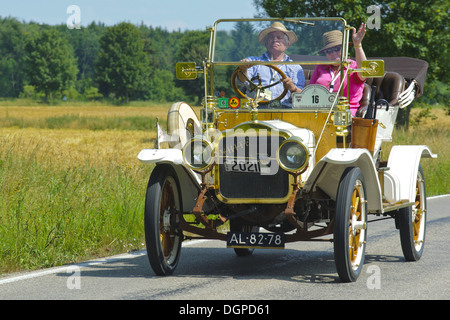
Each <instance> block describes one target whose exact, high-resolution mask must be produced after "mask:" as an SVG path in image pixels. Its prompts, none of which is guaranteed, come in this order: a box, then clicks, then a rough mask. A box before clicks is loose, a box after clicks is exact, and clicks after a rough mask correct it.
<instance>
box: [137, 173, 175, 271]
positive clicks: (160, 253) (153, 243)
mask: <svg viewBox="0 0 450 320" xmlns="http://www.w3.org/2000/svg"><path fill="white" fill-rule="evenodd" d="M180 210H181V196H180V192H179V186H178V179H177V176H176V174H175V171H174V170H173V168H172V167H170V166H164V165H160V166H156V167H155V169H154V170H153V172H152V174H151V176H150V180H149V183H148V187H147V195H146V198H145V218H144V226H145V242H146V246H147V255H148V259H149V261H150V265H151V267H152V269H153V271H154V272H155V273H156V274H157V275H160V276H165V275H170V274H172V273H173V272H174V270H175V268H176V267H177V265H178V260H179V258H180V251H181V242H182V239H183V234H182V230H179V229H178V228H177V212H179V211H180Z"/></svg>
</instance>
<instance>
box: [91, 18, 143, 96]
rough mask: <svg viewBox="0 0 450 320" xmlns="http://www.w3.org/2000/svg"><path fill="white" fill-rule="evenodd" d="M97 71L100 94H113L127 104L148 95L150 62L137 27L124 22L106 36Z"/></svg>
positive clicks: (100, 51)
mask: <svg viewBox="0 0 450 320" xmlns="http://www.w3.org/2000/svg"><path fill="white" fill-rule="evenodd" d="M96 70H97V80H98V83H99V86H100V91H101V92H102V93H103V94H109V93H112V94H114V95H115V96H116V97H117V98H120V100H121V101H126V102H128V101H129V100H130V99H138V98H141V97H142V96H143V94H144V93H145V92H146V91H148V88H149V78H150V72H151V69H150V60H149V57H148V56H147V54H146V53H145V51H144V41H143V40H142V39H141V37H140V33H139V29H138V28H137V27H136V26H134V25H132V24H130V23H125V22H124V23H121V24H119V25H117V26H114V27H111V28H109V29H108V30H107V31H106V32H105V34H104V35H103V36H102V38H101V39H100V50H99V59H98V62H97V66H96Z"/></svg>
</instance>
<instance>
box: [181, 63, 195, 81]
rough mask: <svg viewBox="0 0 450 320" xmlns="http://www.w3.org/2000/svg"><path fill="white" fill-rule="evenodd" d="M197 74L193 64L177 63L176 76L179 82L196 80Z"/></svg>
mask: <svg viewBox="0 0 450 320" xmlns="http://www.w3.org/2000/svg"><path fill="white" fill-rule="evenodd" d="M197 72H198V71H197V69H196V66H195V62H178V63H177V65H176V75H177V79H179V80H194V79H197Z"/></svg>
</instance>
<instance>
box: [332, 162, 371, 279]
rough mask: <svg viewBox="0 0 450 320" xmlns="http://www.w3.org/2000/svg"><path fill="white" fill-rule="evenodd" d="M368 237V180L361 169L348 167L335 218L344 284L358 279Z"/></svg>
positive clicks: (338, 264) (337, 256)
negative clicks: (366, 182)
mask: <svg viewBox="0 0 450 320" xmlns="http://www.w3.org/2000/svg"><path fill="white" fill-rule="evenodd" d="M366 237H367V201H366V187H365V182H364V177H363V175H362V173H361V170H360V169H359V168H356V167H355V168H347V169H346V170H345V171H344V173H343V174H342V178H341V181H340V183H339V187H338V194H337V199H336V216H335V219H334V259H335V264H336V269H337V272H338V274H339V278H340V279H341V280H342V281H343V282H353V281H356V280H357V279H358V277H359V275H360V273H361V270H362V265H363V263H364V255H365V247H366Z"/></svg>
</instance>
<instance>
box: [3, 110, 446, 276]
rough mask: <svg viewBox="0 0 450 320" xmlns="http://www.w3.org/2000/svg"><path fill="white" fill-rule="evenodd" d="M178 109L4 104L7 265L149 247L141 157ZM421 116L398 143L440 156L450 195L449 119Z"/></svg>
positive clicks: (431, 187)
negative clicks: (422, 146)
mask: <svg viewBox="0 0 450 320" xmlns="http://www.w3.org/2000/svg"><path fill="white" fill-rule="evenodd" d="M169 106H170V104H165V105H161V104H160V105H151V104H149V105H147V104H145V103H140V104H139V105H135V106H112V105H106V104H104V103H92V104H83V103H80V104H74V105H66V104H64V105H59V106H42V105H39V104H35V105H33V104H32V103H29V102H28V103H23V104H22V105H21V102H20V101H15V102H2V103H0V239H2V240H1V242H0V272H11V271H16V270H21V269H35V268H41V267H50V266H55V265H60V264H65V263H69V262H76V261H80V260H82V259H86V258H92V257H95V256H104V255H108V254H115V253H119V252H124V251H129V250H135V249H141V248H143V246H144V244H143V242H144V241H143V239H144V234H143V210H144V198H145V192H146V184H147V181H148V177H149V175H150V173H151V170H152V166H149V165H143V164H141V163H140V162H139V161H138V160H137V158H136V157H137V154H138V153H139V151H140V150H141V149H143V148H150V147H153V143H154V139H155V137H156V132H155V130H154V125H155V121H156V120H155V119H156V117H158V118H159V119H160V122H161V123H162V124H163V125H165V122H166V116H167V110H168V108H169ZM421 112H422V113H421ZM412 120H413V121H412V123H413V124H412V126H411V128H410V130H409V131H407V132H403V131H395V132H394V143H395V144H426V145H428V146H429V147H430V148H431V150H432V151H433V152H435V153H438V155H439V158H438V159H436V160H431V159H430V160H428V159H427V160H425V161H423V167H424V171H425V176H426V179H427V191H428V195H434V194H442V193H450V187H449V183H448V181H449V180H450V179H449V178H450V177H449V174H450V160H449V159H450V154H449V150H450V116H448V115H446V113H445V110H444V109H440V108H433V109H430V111H428V114H425V115H424V111H423V110H420V109H418V110H415V109H413V115H412ZM392 145H393V143H391V144H387V145H386V146H385V148H384V151H385V154H386V155H387V154H388V151H389V149H390V147H391V146H392Z"/></svg>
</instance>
